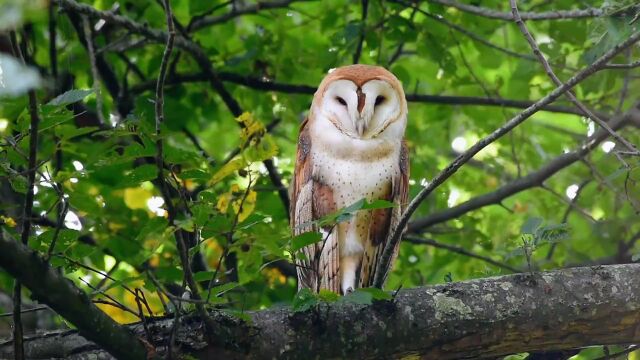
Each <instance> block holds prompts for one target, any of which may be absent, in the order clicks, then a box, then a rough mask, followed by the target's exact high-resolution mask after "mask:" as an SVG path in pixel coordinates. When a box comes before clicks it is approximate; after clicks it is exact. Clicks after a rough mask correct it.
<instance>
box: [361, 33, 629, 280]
mask: <svg viewBox="0 0 640 360" xmlns="http://www.w3.org/2000/svg"><path fill="white" fill-rule="evenodd" d="M638 40H640V31H636V32H634V33H632V34H631V36H629V37H628V38H627V39H626V40H625V41H623V42H622V43H620V44H618V45H616V46H615V47H613V48H612V49H610V50H609V51H607V52H606V53H605V54H604V55H602V56H601V57H600V58H599V59H598V60H596V61H595V62H594V63H593V64H591V65H590V66H587V67H586V68H584V69H583V70H581V71H580V72H578V73H577V74H575V75H574V76H573V77H571V78H570V79H569V80H568V81H567V82H566V83H564V84H562V85H560V86H559V87H557V88H556V89H555V90H553V91H552V92H551V93H549V94H547V95H546V96H545V97H543V98H542V99H540V100H538V101H537V102H536V103H534V104H533V105H531V106H530V107H528V108H527V109H525V110H524V111H523V112H521V113H520V114H518V115H516V116H515V117H513V118H512V119H511V120H509V121H508V122H507V123H506V124H504V125H503V126H501V127H499V128H498V129H496V130H495V131H494V132H492V133H491V134H489V135H488V136H486V137H484V138H483V139H481V140H480V141H478V142H477V143H475V144H474V145H473V146H472V147H470V148H469V149H468V150H467V151H465V152H464V153H462V154H460V156H458V157H457V158H456V159H455V160H454V161H453V162H452V163H450V164H449V165H448V166H447V167H446V168H445V169H444V170H442V171H441V172H440V173H439V174H438V175H436V177H434V178H433V180H432V181H431V182H429V184H428V185H427V186H425V187H424V188H423V189H422V190H420V192H419V193H418V195H416V197H415V198H414V199H413V200H412V201H411V202H410V203H409V205H408V206H407V209H406V210H405V212H404V214H403V215H402V217H401V219H400V221H399V223H398V226H397V227H396V228H395V229H391V233H390V236H389V238H388V240H387V242H386V245H385V248H384V250H383V253H382V255H381V256H380V260H379V261H378V265H377V267H376V271H375V276H374V282H373V285H374V286H376V287H379V288H381V287H382V286H383V285H384V280H385V275H386V273H387V272H388V269H389V265H390V263H391V258H392V255H393V252H394V249H395V247H396V245H397V244H398V243H399V242H400V239H401V238H402V233H403V232H404V230H405V227H406V226H407V224H408V222H409V218H410V217H411V215H412V214H413V213H414V212H415V211H416V210H417V209H418V206H419V205H420V204H421V203H422V201H424V200H425V199H426V198H427V197H428V196H429V194H431V193H432V192H433V191H434V190H435V189H436V188H437V187H438V186H440V185H442V184H443V183H444V182H445V181H446V180H447V179H448V178H450V177H451V176H452V175H453V174H455V173H456V172H457V171H458V170H459V169H460V168H461V167H462V166H463V165H464V164H465V163H466V162H468V161H469V160H471V158H473V156H474V155H476V154H477V153H478V152H480V150H482V149H484V148H485V147H486V146H487V145H489V144H491V143H493V142H494V141H496V140H498V139H499V138H501V137H502V136H504V135H505V134H507V133H509V132H510V131H511V130H513V129H514V128H515V127H517V126H518V125H520V124H521V123H522V122H524V121H525V120H527V119H528V118H529V117H531V116H532V115H533V114H535V113H536V112H538V111H539V110H540V109H541V108H542V107H543V106H544V105H547V104H550V103H551V102H553V101H555V100H556V99H557V98H559V97H560V96H562V95H563V94H564V93H566V92H567V91H569V90H570V89H571V88H572V87H574V86H575V85H576V84H578V83H579V82H581V81H582V80H584V79H586V78H587V77H589V76H591V75H592V74H594V73H595V72H596V71H598V70H600V69H601V68H602V67H603V66H604V65H605V64H606V63H607V62H608V61H609V60H611V59H612V58H613V57H615V56H616V55H617V54H618V53H619V52H621V51H623V50H625V49H626V48H628V47H630V46H631V45H633V44H635V43H636V42H637V41H638Z"/></svg>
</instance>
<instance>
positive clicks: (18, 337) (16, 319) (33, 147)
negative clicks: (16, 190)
mask: <svg viewBox="0 0 640 360" xmlns="http://www.w3.org/2000/svg"><path fill="white" fill-rule="evenodd" d="M10 40H11V46H12V50H13V54H14V56H15V57H17V58H18V59H21V60H22V63H23V64H26V61H25V58H24V56H23V54H22V51H21V50H20V46H19V45H18V38H17V36H16V33H15V32H13V31H12V32H11V33H10ZM28 95H29V116H30V117H31V123H30V125H29V136H30V137H29V159H28V165H27V194H26V196H25V198H24V206H23V211H22V230H21V233H20V241H21V242H22V244H24V245H25V246H26V245H27V243H28V242H29V235H30V234H31V213H32V211H33V200H34V191H33V186H34V184H35V180H36V168H37V163H38V159H37V156H38V126H39V125H40V115H39V114H38V99H37V98H36V92H35V90H29V92H28ZM21 308H22V285H21V284H20V281H19V280H16V281H15V283H14V288H13V326H14V328H13V339H14V350H15V358H16V359H17V360H22V359H24V344H23V330H22V317H21V311H22V309H21Z"/></svg>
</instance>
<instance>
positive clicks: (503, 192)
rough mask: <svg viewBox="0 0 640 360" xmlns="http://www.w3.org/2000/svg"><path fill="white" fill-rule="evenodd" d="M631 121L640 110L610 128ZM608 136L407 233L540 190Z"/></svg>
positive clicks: (424, 221)
mask: <svg viewBox="0 0 640 360" xmlns="http://www.w3.org/2000/svg"><path fill="white" fill-rule="evenodd" d="M632 119H637V120H636V121H640V109H638V107H637V106H634V107H633V108H632V109H630V110H629V111H628V112H627V113H626V114H625V115H624V116H619V117H617V118H615V119H614V120H612V121H611V124H610V125H611V128H613V129H615V130H617V129H620V128H622V127H623V126H624V125H625V124H628V123H629V122H630V121H632ZM608 135H609V133H608V132H606V131H605V130H604V129H599V130H598V131H597V132H595V133H594V134H593V135H592V136H591V137H590V138H589V139H588V140H587V141H586V142H585V143H584V144H583V145H582V146H581V147H580V148H578V149H576V150H574V151H571V152H568V153H565V154H562V155H560V156H558V157H556V158H555V159H553V160H551V161H550V162H549V163H547V164H546V165H545V166H543V167H541V168H540V169H538V170H536V171H534V172H532V173H530V174H528V175H527V176H524V177H521V178H518V179H516V180H513V181H511V182H509V183H507V184H505V185H503V186H501V187H500V188H498V189H496V190H494V191H492V192H489V193H486V194H483V195H480V196H477V197H474V198H472V199H470V200H468V201H465V202H463V203H462V204H459V205H456V206H454V207H450V208H448V209H446V210H442V211H438V212H434V213H432V214H429V215H427V216H425V217H423V218H420V219H416V220H414V221H412V222H411V223H409V228H408V231H409V232H411V233H417V232H422V231H424V230H425V229H427V228H429V227H430V226H433V225H435V224H440V223H443V222H446V221H449V220H451V219H455V218H458V217H460V216H462V215H464V214H466V213H468V212H470V211H473V210H477V209H480V208H482V207H484V206H487V205H495V204H500V203H501V202H502V201H503V200H504V199H506V198H508V197H510V196H513V195H515V194H517V193H519V192H521V191H524V190H527V189H531V188H534V187H537V186H540V185H542V184H543V183H544V182H545V181H546V180H547V179H548V178H550V177H551V176H553V175H554V174H556V173H557V172H558V171H560V170H562V169H564V168H566V167H568V166H570V165H571V164H574V163H575V162H577V161H580V159H582V158H583V157H584V156H585V155H586V154H588V153H589V152H590V151H591V150H593V149H594V148H595V147H596V146H597V145H598V144H599V143H601V142H602V141H604V140H605V139H606V138H607V136H608Z"/></svg>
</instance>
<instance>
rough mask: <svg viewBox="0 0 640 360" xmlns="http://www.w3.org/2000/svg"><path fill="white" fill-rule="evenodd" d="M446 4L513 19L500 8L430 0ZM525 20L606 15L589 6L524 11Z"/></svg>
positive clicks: (459, 8)
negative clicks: (544, 10)
mask: <svg viewBox="0 0 640 360" xmlns="http://www.w3.org/2000/svg"><path fill="white" fill-rule="evenodd" d="M429 2H431V3H436V4H440V5H444V6H450V7H454V8H456V9H458V10H460V11H464V12H467V13H470V14H473V15H478V16H482V17H486V18H490V19H498V20H506V21H512V20H513V19H514V18H513V14H511V13H508V12H502V11H498V10H493V9H488V8H484V7H481V6H475V5H467V4H463V3H459V2H457V1H455V0H429ZM520 15H521V16H522V19H523V20H561V19H581V18H592V17H599V16H604V15H606V14H605V12H604V11H603V10H601V9H597V8H588V9H582V10H556V11H549V12H523V13H521V14H520Z"/></svg>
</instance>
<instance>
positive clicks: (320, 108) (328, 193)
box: [290, 65, 409, 294]
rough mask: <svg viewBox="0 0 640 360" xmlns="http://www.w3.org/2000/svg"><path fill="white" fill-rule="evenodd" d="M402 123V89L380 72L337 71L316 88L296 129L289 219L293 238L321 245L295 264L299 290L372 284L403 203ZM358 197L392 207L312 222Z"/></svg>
mask: <svg viewBox="0 0 640 360" xmlns="http://www.w3.org/2000/svg"><path fill="white" fill-rule="evenodd" d="M406 124H407V102H406V99H405V96H404V91H403V90H402V85H401V84H400V81H398V79H397V78H396V77H395V76H394V75H393V74H392V73H390V72H389V71H387V70H385V69H384V68H381V67H377V66H368V65H351V66H345V67H341V68H338V69H335V70H334V71H332V72H330V73H329V74H328V75H327V76H326V77H325V78H324V80H322V82H321V83H320V86H319V87H318V90H317V91H316V93H315V95H314V97H313V102H312V104H311V109H310V111H309V116H308V118H307V119H306V120H305V121H304V122H303V123H302V126H301V127H300V135H299V138H298V148H297V155H296V164H295V173H294V178H293V183H292V196H291V200H292V201H291V208H290V215H291V216H290V218H291V226H292V232H293V234H294V235H298V234H301V233H305V232H308V231H319V232H320V233H321V234H322V240H321V241H320V242H318V243H316V244H312V245H309V246H307V247H305V248H303V249H302V254H304V256H300V257H299V259H298V260H296V265H297V269H298V287H299V288H309V289H311V290H312V291H314V292H319V291H320V290H321V289H328V290H331V291H333V292H336V293H341V294H346V293H349V292H351V291H353V290H354V289H355V288H357V287H368V286H371V285H372V283H373V277H374V272H375V270H376V265H377V263H378V259H379V257H380V255H381V254H382V252H383V249H384V246H385V243H386V241H387V235H388V234H389V233H390V231H392V230H394V229H395V227H396V225H397V223H398V221H399V219H400V216H401V214H402V212H403V210H404V207H405V205H406V201H407V189H408V179H409V161H408V153H407V147H406V145H405V143H404V140H403V137H404V132H405V127H406ZM363 198H365V199H367V201H374V200H377V199H384V200H388V201H391V202H393V203H394V204H395V205H396V206H395V207H393V208H387V209H376V210H361V211H358V212H357V213H356V214H355V215H354V216H353V217H352V218H351V219H350V220H348V221H345V222H342V223H339V224H336V225H335V226H325V227H324V228H317V226H316V225H315V224H314V223H313V221H314V220H317V219H320V218H322V217H323V216H325V215H328V214H331V213H334V212H335V211H337V210H339V209H341V208H343V207H346V206H349V205H351V204H353V203H355V202H357V201H359V200H361V199H363ZM397 250H398V249H397V247H396V248H395V249H394V258H395V255H396V254H397ZM385 276H386V274H385Z"/></svg>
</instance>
